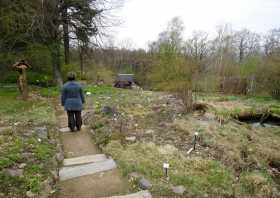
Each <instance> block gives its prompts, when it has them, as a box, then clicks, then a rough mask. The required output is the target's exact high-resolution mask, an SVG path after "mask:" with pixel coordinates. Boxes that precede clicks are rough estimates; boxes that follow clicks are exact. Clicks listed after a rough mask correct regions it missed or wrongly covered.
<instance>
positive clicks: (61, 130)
mask: <svg viewBox="0 0 280 198" xmlns="http://www.w3.org/2000/svg"><path fill="white" fill-rule="evenodd" d="M88 128H89V127H88V126H87V125H83V126H82V129H88ZM59 132H61V133H70V129H69V128H68V127H64V128H61V129H59Z"/></svg>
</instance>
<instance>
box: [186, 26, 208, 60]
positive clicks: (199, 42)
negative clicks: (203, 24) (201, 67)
mask: <svg viewBox="0 0 280 198" xmlns="http://www.w3.org/2000/svg"><path fill="white" fill-rule="evenodd" d="M207 47H208V33H206V32H202V31H195V32H193V35H192V38H190V39H188V40H187V41H186V47H185V50H186V54H188V55H190V56H192V57H193V58H194V59H195V61H196V62H199V61H202V60H203V59H204V58H205V57H206V55H207Z"/></svg>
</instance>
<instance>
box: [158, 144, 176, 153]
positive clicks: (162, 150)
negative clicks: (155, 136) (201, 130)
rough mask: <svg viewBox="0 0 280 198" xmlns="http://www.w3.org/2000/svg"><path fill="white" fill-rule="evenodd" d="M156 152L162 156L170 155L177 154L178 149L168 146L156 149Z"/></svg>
mask: <svg viewBox="0 0 280 198" xmlns="http://www.w3.org/2000/svg"><path fill="white" fill-rule="evenodd" d="M158 151H159V152H160V153H161V154H163V155H172V154H173V153H175V152H177V151H178V149H177V148H176V147H174V146H172V145H170V144H166V145H164V146H160V147H158Z"/></svg>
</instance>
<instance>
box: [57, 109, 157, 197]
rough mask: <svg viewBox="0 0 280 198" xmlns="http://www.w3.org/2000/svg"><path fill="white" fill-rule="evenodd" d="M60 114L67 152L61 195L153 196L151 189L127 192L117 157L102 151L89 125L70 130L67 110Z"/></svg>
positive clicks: (62, 136) (61, 181)
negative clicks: (116, 160) (118, 168)
mask: <svg viewBox="0 0 280 198" xmlns="http://www.w3.org/2000/svg"><path fill="white" fill-rule="evenodd" d="M58 115H59V116H58V121H59V123H60V127H61V129H60V134H61V139H62V143H63V149H64V156H65V159H64V162H63V167H61V168H60V170H59V177H60V182H59V189H60V191H59V193H58V195H57V197H58V198H100V197H120V198H151V197H152V196H151V194H150V193H149V192H148V191H141V192H138V193H134V194H130V195H126V194H127V193H128V183H127V181H126V180H125V179H123V178H122V177H121V175H120V173H119V171H118V170H117V168H116V167H117V166H116V163H115V161H114V160H113V159H111V158H108V157H106V156H105V155H104V154H101V153H100V151H99V150H98V148H97V147H96V145H95V144H94V141H93V139H92V135H91V134H90V132H89V129H88V128H87V127H83V128H82V130H81V131H80V132H74V133H73V132H69V130H68V129H67V128H66V127H67V117H66V114H65V113H64V112H63V110H59V111H58ZM120 195H124V196H120Z"/></svg>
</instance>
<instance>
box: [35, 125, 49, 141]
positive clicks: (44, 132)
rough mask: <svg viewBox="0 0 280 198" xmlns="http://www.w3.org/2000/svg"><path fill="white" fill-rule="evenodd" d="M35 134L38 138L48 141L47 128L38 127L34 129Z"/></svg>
mask: <svg viewBox="0 0 280 198" xmlns="http://www.w3.org/2000/svg"><path fill="white" fill-rule="evenodd" d="M35 132H36V134H37V135H38V137H39V138H41V139H48V129H47V127H45V126H44V127H38V128H35Z"/></svg>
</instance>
